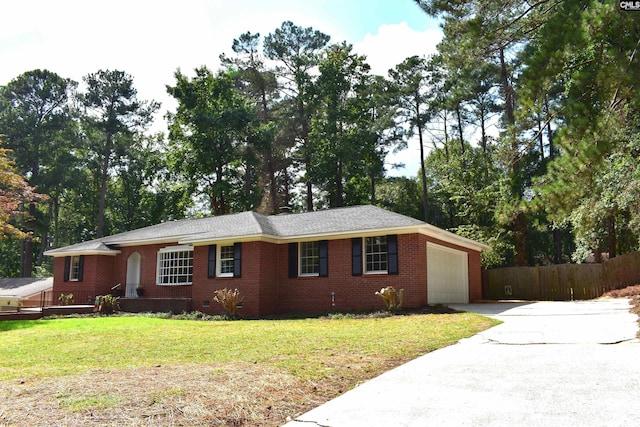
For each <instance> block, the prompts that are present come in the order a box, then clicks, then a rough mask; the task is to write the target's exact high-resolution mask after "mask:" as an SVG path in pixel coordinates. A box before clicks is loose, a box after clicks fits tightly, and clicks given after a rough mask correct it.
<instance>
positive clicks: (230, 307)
mask: <svg viewBox="0 0 640 427" xmlns="http://www.w3.org/2000/svg"><path fill="white" fill-rule="evenodd" d="M243 299H244V298H243V297H241V296H240V291H239V290H238V289H234V290H233V291H232V290H230V289H227V288H224V289H218V290H217V291H215V292H214V293H213V300H214V301H215V302H217V303H219V304H221V305H222V307H224V309H225V310H226V311H227V316H228V317H229V318H231V319H236V318H237V317H238V309H239V308H240V307H241V306H242V305H241V304H242V300H243Z"/></svg>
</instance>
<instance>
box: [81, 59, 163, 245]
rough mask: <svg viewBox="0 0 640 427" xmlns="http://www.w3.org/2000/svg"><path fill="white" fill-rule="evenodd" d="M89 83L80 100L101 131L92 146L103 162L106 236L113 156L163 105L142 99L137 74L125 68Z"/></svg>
mask: <svg viewBox="0 0 640 427" xmlns="http://www.w3.org/2000/svg"><path fill="white" fill-rule="evenodd" d="M84 81H85V83H86V85H87V90H86V92H85V93H83V94H81V95H80V101H81V102H82V105H83V106H84V107H85V109H86V112H85V116H84V118H85V126H86V127H87V128H88V129H91V130H94V131H97V133H95V132H94V133H92V136H94V135H95V136H97V135H100V137H99V139H98V138H96V139H92V140H91V145H90V146H91V149H92V150H93V151H94V153H95V155H96V157H97V158H98V159H99V162H100V169H99V172H100V174H99V177H100V187H99V188H100V190H99V196H98V197H99V201H98V211H97V221H96V222H97V224H96V236H97V237H102V236H103V232H104V220H105V209H106V195H107V185H108V178H109V170H110V167H111V165H112V161H113V157H118V156H119V155H120V154H121V151H122V147H123V146H124V145H125V144H126V143H127V141H129V138H131V136H132V135H133V134H134V133H135V132H136V131H143V130H145V129H146V127H147V126H148V125H149V124H150V123H151V121H152V120H153V113H155V112H156V111H157V110H158V108H160V104H158V103H156V102H154V101H150V102H148V101H140V100H138V98H137V90H136V89H135V88H134V87H133V77H132V76H130V75H129V74H127V73H125V72H124V71H119V70H100V71H98V72H96V73H92V74H88V75H87V76H85V77H84Z"/></svg>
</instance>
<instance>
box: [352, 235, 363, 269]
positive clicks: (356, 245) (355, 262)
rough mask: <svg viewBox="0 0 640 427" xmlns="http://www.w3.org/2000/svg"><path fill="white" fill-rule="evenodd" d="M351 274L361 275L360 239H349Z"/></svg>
mask: <svg viewBox="0 0 640 427" xmlns="http://www.w3.org/2000/svg"><path fill="white" fill-rule="evenodd" d="M351 275H353V276H362V239H361V238H360V237H354V238H353V239H351Z"/></svg>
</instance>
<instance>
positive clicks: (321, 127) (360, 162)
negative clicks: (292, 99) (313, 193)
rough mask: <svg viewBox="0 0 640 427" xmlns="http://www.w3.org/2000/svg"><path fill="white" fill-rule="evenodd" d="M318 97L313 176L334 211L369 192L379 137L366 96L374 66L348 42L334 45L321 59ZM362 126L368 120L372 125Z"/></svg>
mask: <svg viewBox="0 0 640 427" xmlns="http://www.w3.org/2000/svg"><path fill="white" fill-rule="evenodd" d="M319 71H320V76H319V77H318V81H317V86H316V88H317V96H316V98H315V100H314V103H315V108H316V111H317V112H316V115H315V118H314V119H313V121H312V122H311V132H310V134H309V142H310V143H309V147H310V149H311V150H310V151H311V159H312V161H311V164H310V169H309V170H308V172H307V173H308V174H309V175H310V177H311V180H312V182H314V183H315V184H316V185H317V186H318V187H319V188H320V189H321V190H322V191H324V192H325V194H326V195H327V199H328V205H329V206H330V207H340V206H344V205H345V193H346V192H347V189H346V188H345V187H347V186H348V187H350V190H352V191H348V192H349V193H350V194H351V195H352V197H353V198H354V199H357V196H355V194H357V193H358V192H360V193H361V194H362V191H358V190H362V186H361V185H359V184H360V183H362V182H363V181H364V200H366V199H367V197H366V195H367V194H368V191H367V190H368V188H367V186H366V183H367V175H368V174H367V170H366V164H365V160H366V159H370V160H373V161H374V164H378V165H379V164H380V163H381V162H380V159H373V158H372V157H373V156H372V151H373V150H375V146H374V144H375V141H373V139H374V138H375V135H371V134H370V133H369V132H368V131H367V129H368V128H369V126H368V125H370V124H372V123H371V114H370V112H369V110H370V106H369V104H368V102H367V100H368V99H367V97H366V96H365V90H366V87H367V84H368V83H369V82H370V81H369V79H368V73H369V65H368V64H366V62H365V58H364V57H362V56H359V55H356V54H353V53H352V47H351V45H348V44H346V43H343V44H339V45H334V46H332V47H330V48H329V49H328V50H327V52H326V55H325V56H324V57H323V59H322V60H321V61H320V66H319ZM367 120H368V122H366V123H362V121H367Z"/></svg>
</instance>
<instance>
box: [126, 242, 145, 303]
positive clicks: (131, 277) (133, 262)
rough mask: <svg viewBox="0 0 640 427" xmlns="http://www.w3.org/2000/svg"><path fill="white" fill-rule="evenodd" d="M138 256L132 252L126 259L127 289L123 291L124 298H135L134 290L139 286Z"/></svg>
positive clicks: (136, 294)
mask: <svg viewBox="0 0 640 427" xmlns="http://www.w3.org/2000/svg"><path fill="white" fill-rule="evenodd" d="M140 260H141V257H140V254H139V253H138V252H134V253H132V254H131V255H129V258H127V287H126V291H125V297H126V298H137V297H138V293H137V292H136V288H137V287H138V285H139V284H140Z"/></svg>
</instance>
